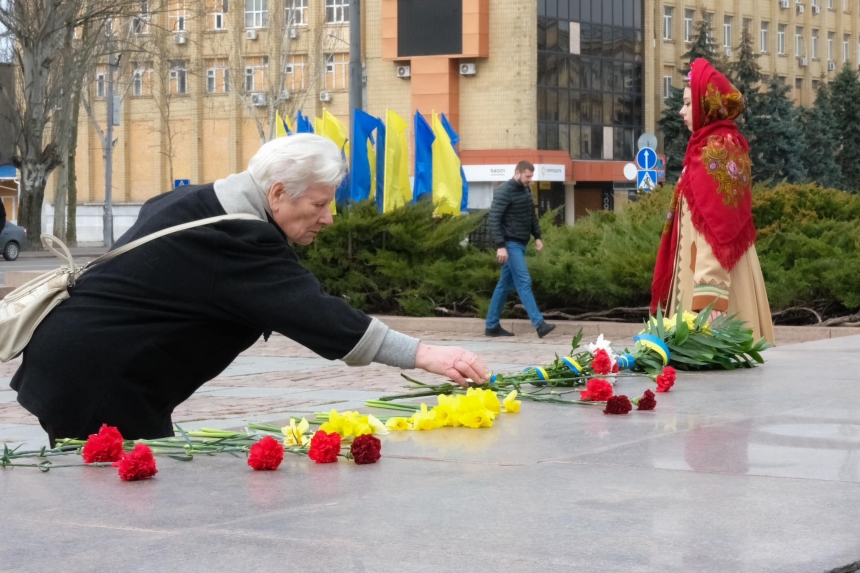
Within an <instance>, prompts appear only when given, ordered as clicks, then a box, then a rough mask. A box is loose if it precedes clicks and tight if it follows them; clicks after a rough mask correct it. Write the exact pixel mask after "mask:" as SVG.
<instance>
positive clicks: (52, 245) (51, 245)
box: [41, 213, 262, 286]
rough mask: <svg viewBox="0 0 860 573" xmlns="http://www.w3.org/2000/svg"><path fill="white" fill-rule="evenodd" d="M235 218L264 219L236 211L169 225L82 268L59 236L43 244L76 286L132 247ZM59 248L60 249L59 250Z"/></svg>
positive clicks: (51, 236)
mask: <svg viewBox="0 0 860 573" xmlns="http://www.w3.org/2000/svg"><path fill="white" fill-rule="evenodd" d="M235 220H245V221H262V219H260V218H259V217H255V216H254V215H249V214H247V213H236V214H234V215H219V216H217V217H209V218H208V219H200V220H198V221H191V222H190V223H183V224H181V225H175V226H173V227H168V228H166V229H162V230H161V231H157V232H155V233H152V234H151V235H147V236H145V237H141V238H140V239H137V240H136V241H132V242H130V243H128V244H127V245H123V246H122V247H120V248H118V249H114V250H113V251H111V252H109V253H105V254H104V255H102V256H100V257H99V258H97V259H93V260H92V261H90V262H88V263H87V264H85V265H84V266H83V267H81V268H80V269H75V261H74V259H73V258H72V254H71V253H70V252H69V249H68V248H67V247H66V245H64V244H63V242H62V241H60V240H59V239H58V238H57V237H55V236H53V235H48V234H44V235H42V237H41V238H42V245H44V246H45V248H46V249H48V250H49V251H51V252H53V253H54V254H55V255H57V256H58V257H59V258H60V259H63V260H65V261H67V263H68V268H69V270H70V271H72V273H73V274H72V280H71V281H70V282H71V284H70V286H74V278H75V276H76V275H80V274H81V273H83V272H84V271H86V270H88V269H90V268H92V267H94V266H96V265H99V264H101V263H106V262H108V261H110V260H112V259H114V258H116V257H118V256H120V255H122V254H123V253H127V252H129V251H130V250H132V249H136V248H137V247H139V246H141V245H145V244H146V243H148V242H150V241H153V240H155V239H159V238H161V237H164V236H165V235H170V234H173V233H178V232H179V231H185V230H187V229H193V228H194V227H202V226H203V225H211V224H212V223H219V222H221V221H235ZM58 248H59V250H58Z"/></svg>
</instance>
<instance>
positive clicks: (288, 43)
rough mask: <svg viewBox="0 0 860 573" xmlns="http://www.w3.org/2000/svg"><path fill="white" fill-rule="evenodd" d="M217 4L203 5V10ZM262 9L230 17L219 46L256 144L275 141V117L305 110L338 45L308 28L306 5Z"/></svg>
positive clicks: (274, 1)
mask: <svg viewBox="0 0 860 573" xmlns="http://www.w3.org/2000/svg"><path fill="white" fill-rule="evenodd" d="M221 1H222V0H206V9H207V10H211V9H212V6H211V4H213V3H215V4H217V3H220V2H221ZM267 8H268V10H264V11H260V12H257V13H254V12H243V11H242V10H241V9H239V10H234V11H233V12H231V13H229V18H228V19H227V25H228V26H229V28H228V29H229V30H230V32H231V33H230V34H227V35H225V36H224V37H222V39H221V42H222V43H221V45H220V46H219V47H218V49H220V50H221V52H222V53H224V54H225V55H226V54H229V57H228V58H227V59H228V60H229V62H228V63H227V66H228V70H229V72H228V75H229V77H230V78H231V80H232V81H231V84H230V87H231V89H232V90H233V92H234V93H235V95H236V97H238V98H239V100H240V101H241V102H242V106H243V108H245V109H246V110H247V111H248V112H249V115H250V117H251V118H253V120H254V122H255V124H256V127H257V133H258V134H259V136H260V142H261V143H265V142H267V141H270V140H272V139H274V137H275V134H276V128H277V121H276V118H277V114H278V113H280V115H281V117H291V116H292V115H293V114H294V113H295V112H296V111H297V110H299V109H301V108H302V106H303V105H305V102H306V100H307V94H308V93H309V92H313V91H314V90H315V89H316V87H317V86H318V85H320V83H321V82H323V81H324V78H325V75H324V74H325V69H326V68H325V66H326V61H325V53H326V52H328V51H333V49H334V47H335V46H336V44H337V42H339V41H340V42H343V39H341V38H339V37H338V36H337V35H334V34H330V33H329V32H330V31H328V30H327V29H326V27H325V26H324V25H319V26H313V25H309V24H312V22H308V20H307V19H308V18H309V13H308V9H307V8H306V3H304V4H302V3H301V2H300V1H297V0H269V2H268V4H267ZM339 29H340V28H338V30H339ZM300 45H303V46H304V49H300V48H299V46H300Z"/></svg>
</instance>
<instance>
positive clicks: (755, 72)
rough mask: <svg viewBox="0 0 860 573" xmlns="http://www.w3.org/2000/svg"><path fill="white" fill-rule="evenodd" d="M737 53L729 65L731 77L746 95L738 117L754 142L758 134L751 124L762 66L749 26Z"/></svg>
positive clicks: (744, 32)
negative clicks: (752, 129) (752, 130)
mask: <svg viewBox="0 0 860 573" xmlns="http://www.w3.org/2000/svg"><path fill="white" fill-rule="evenodd" d="M737 54H738V60H737V61H736V62H733V63H732V64H731V65H730V66H729V77H730V79H731V81H732V83H733V84H734V86H735V87H736V88H738V90H739V91H740V92H741V94H742V95H743V96H744V111H743V114H741V117H739V118H738V128H739V129H740V131H741V133H742V134H743V135H744V136H745V137H746V138H747V139H748V140H749V141H750V143H751V144H752V143H754V142H755V140H756V135H755V134H754V133H752V132H751V131H750V129H749V125H750V120H751V118H752V116H753V114H754V113H755V110H756V107H757V105H758V95H759V90H760V88H761V86H760V84H761V67H760V66H759V65H758V62H757V61H756V60H757V59H758V57H759V54H758V53H757V52H756V51H755V48H754V47H753V39H752V34H750V31H749V29H747V28H743V29H742V31H741V42H740V44H739V45H738V48H737Z"/></svg>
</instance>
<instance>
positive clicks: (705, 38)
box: [681, 8, 726, 77]
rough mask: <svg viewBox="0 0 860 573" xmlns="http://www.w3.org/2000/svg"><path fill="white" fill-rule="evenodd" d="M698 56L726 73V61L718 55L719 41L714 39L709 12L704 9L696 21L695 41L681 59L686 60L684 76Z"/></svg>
mask: <svg viewBox="0 0 860 573" xmlns="http://www.w3.org/2000/svg"><path fill="white" fill-rule="evenodd" d="M698 58H704V59H706V60H708V62H709V63H710V64H711V65H712V66H714V67H715V68H716V69H718V70H719V71H721V72H724V73H725V71H726V70H725V69H724V62H723V61H721V59H720V58H718V57H717V43H716V42H715V41H714V34H713V30H712V29H711V24H710V22H708V20H707V12H706V11H705V9H704V8H703V9H702V14H701V19H700V20H699V21H698V22H696V25H695V30H694V33H693V42H692V43H691V44H690V50H689V51H688V52H687V53H685V54H683V55H682V56H681V59H682V60H684V61H685V62H686V66H685V68H684V70H683V74H684V77H686V76H687V74H688V73H689V72H690V64H692V63H693V62H694V61H696V60H697V59H698Z"/></svg>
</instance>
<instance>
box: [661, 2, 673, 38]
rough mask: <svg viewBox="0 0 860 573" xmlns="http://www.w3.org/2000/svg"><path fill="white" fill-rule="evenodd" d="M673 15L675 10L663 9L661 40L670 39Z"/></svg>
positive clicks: (667, 7) (668, 7) (669, 7)
mask: <svg viewBox="0 0 860 573" xmlns="http://www.w3.org/2000/svg"><path fill="white" fill-rule="evenodd" d="M673 14H675V9H674V8H672V7H671V6H665V7H664V8H663V39H664V40H671V39H672V19H673V18H672V16H673Z"/></svg>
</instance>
